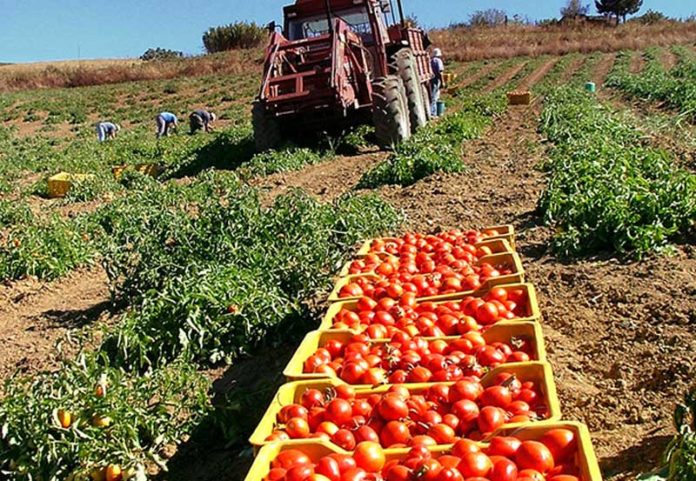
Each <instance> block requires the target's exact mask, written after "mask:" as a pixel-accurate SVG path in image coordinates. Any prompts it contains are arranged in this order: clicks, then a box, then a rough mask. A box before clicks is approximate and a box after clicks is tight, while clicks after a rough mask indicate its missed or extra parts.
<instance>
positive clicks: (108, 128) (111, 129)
mask: <svg viewBox="0 0 696 481" xmlns="http://www.w3.org/2000/svg"><path fill="white" fill-rule="evenodd" d="M120 130H121V127H120V126H119V125H118V124H114V123H112V122H99V123H98V124H97V139H98V140H99V142H104V141H105V140H111V139H115V138H116V135H117V134H118V132H119V131H120Z"/></svg>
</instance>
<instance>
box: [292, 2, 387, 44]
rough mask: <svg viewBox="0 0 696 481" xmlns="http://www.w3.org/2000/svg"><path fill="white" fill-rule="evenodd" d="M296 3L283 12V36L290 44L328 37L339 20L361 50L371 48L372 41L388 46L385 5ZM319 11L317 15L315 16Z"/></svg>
mask: <svg viewBox="0 0 696 481" xmlns="http://www.w3.org/2000/svg"><path fill="white" fill-rule="evenodd" d="M327 4H328V2H325V1H323V0H318V1H316V0H315V1H304V2H303V1H300V2H298V3H297V4H296V5H292V6H290V7H286V9H285V28H284V32H285V36H286V38H287V39H288V40H290V41H296V40H303V39H307V38H315V37H320V36H323V35H328V34H330V33H331V28H330V23H329V22H331V21H332V20H333V19H340V20H342V21H343V22H345V24H346V25H347V26H348V28H349V29H350V30H351V31H352V32H354V33H356V34H358V35H359V36H360V38H361V39H362V41H363V43H364V44H365V46H368V47H371V46H373V45H374V44H375V39H376V37H381V40H382V41H383V42H385V43H386V42H388V41H389V38H388V35H387V28H386V24H387V17H386V15H387V14H388V13H389V12H391V6H390V5H389V2H388V1H387V2H371V1H369V0H366V1H365V0H364V1H348V2H336V1H334V2H330V5H329V6H328V8H327ZM317 7H319V12H317Z"/></svg>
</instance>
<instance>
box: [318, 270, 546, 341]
mask: <svg viewBox="0 0 696 481" xmlns="http://www.w3.org/2000/svg"><path fill="white" fill-rule="evenodd" d="M496 287H500V288H503V289H505V290H507V291H510V290H515V289H522V290H523V291H525V293H526V294H527V304H526V306H525V308H526V309H525V313H524V314H525V315H524V316H523V317H519V318H517V319H510V320H509V321H506V322H525V321H539V320H540V319H541V312H540V311H539V303H538V301H537V296H536V290H535V289H534V286H533V285H531V284H529V283H525V284H506V285H500V286H496ZM487 293H488V290H484V289H479V290H478V291H476V292H475V293H473V294H471V293H461V292H460V293H459V294H453V295H452V296H451V297H449V298H448V299H447V300H443V301H438V302H436V304H441V303H443V302H451V301H457V300H459V299H464V298H465V297H468V296H474V297H483V296H485V295H486V294H487ZM420 302H424V301H420ZM357 303H358V301H341V302H334V303H333V304H331V305H330V306H329V309H328V310H327V311H326V314H325V315H324V318H323V319H322V321H321V323H320V324H319V327H318V330H320V331H328V330H332V329H333V319H334V317H336V314H338V313H339V312H340V311H341V309H348V310H355V309H356V305H357ZM351 332H354V333H355V334H360V332H362V331H360V332H358V331H351Z"/></svg>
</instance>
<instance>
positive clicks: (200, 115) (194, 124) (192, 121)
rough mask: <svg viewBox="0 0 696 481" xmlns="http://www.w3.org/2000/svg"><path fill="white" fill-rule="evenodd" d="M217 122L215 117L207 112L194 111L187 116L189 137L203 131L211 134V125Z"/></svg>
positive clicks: (201, 110)
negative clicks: (189, 130)
mask: <svg viewBox="0 0 696 481" xmlns="http://www.w3.org/2000/svg"><path fill="white" fill-rule="evenodd" d="M216 120H217V116H216V115H215V114H214V113H212V112H209V111H207V110H203V109H198V110H194V111H193V112H192V113H191V115H190V116H189V125H190V127H191V135H193V134H195V133H196V132H198V131H199V130H203V131H205V132H206V133H207V132H212V131H213V127H212V125H211V124H212V123H214V122H215V121H216Z"/></svg>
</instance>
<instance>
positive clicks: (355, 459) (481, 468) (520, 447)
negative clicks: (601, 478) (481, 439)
mask: <svg viewBox="0 0 696 481" xmlns="http://www.w3.org/2000/svg"><path fill="white" fill-rule="evenodd" d="M577 450H578V444H577V439H576V438H575V433H574V432H573V431H571V430H568V429H561V428H557V429H551V430H549V431H547V432H546V433H544V434H543V435H542V436H541V437H540V438H539V439H538V440H521V439H518V438H516V437H513V436H507V437H494V438H492V439H491V441H490V443H488V444H487V445H479V444H477V443H475V442H472V441H470V440H459V441H457V442H456V443H455V444H454V446H453V447H452V449H451V451H450V452H448V453H447V454H434V453H431V452H430V451H429V450H428V449H427V447H425V446H424V445H417V446H414V447H413V448H411V450H410V451H409V452H408V453H407V454H406V455H405V456H403V457H402V458H400V459H393V460H389V461H387V457H386V456H385V453H384V451H383V450H382V448H381V447H380V446H379V445H378V444H377V443H375V442H370V441H365V442H361V443H359V444H358V445H357V446H356V448H355V452H354V453H353V454H352V455H347V454H330V455H328V456H325V457H322V458H320V459H318V460H317V461H316V462H313V461H312V460H311V459H310V458H309V456H307V455H306V454H304V453H303V452H302V451H299V450H294V449H291V450H287V451H283V452H281V453H280V454H279V455H278V456H277V457H276V458H275V459H274V460H273V461H272V463H271V466H270V467H271V469H270V472H269V473H268V474H267V475H266V477H265V478H264V481H413V480H418V481H421V480H422V481H580V479H581V478H580V469H579V467H578V466H577V464H576V462H575V455H576V453H577Z"/></svg>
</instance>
